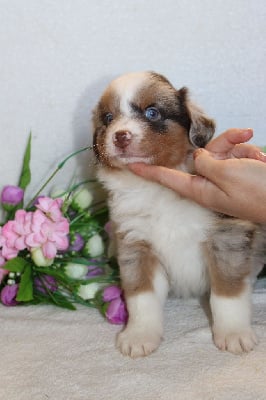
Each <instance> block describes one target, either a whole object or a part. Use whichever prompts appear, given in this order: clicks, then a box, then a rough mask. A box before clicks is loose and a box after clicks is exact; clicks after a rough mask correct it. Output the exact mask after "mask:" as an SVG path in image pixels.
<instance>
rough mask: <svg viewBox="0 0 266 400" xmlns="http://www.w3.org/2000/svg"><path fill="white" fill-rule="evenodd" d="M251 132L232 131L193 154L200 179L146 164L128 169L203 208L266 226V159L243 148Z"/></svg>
mask: <svg viewBox="0 0 266 400" xmlns="http://www.w3.org/2000/svg"><path fill="white" fill-rule="evenodd" d="M251 137H252V130H250V129H248V130H243V129H230V130H228V131H226V132H224V133H223V134H222V135H220V136H219V137H217V138H216V139H213V140H212V141H211V142H210V143H209V144H208V145H207V146H206V149H197V150H196V151H195V153H194V158H195V170H196V173H197V174H198V175H190V174H187V173H185V172H182V171H177V170H173V169H168V168H165V167H158V166H152V165H145V164H131V165H130V166H129V168H130V169H131V170H132V171H133V172H134V173H136V174H137V175H140V176H142V177H144V178H146V179H149V180H153V181H156V182H158V183H161V184H162V185H164V186H166V187H169V188H170V189H173V190H174V191H176V192H177V193H179V194H180V195H181V196H184V197H187V198H189V199H191V200H193V201H195V202H197V203H199V204H200V205H202V206H204V207H207V208H210V209H213V210H215V211H217V212H222V213H225V214H228V215H232V216H235V217H239V218H242V219H248V220H253V221H256V222H266V179H265V178H266V155H265V154H264V153H262V152H261V151H260V149H259V148H257V147H256V146H253V145H250V144H244V143H243V142H246V141H247V140H249V139H250V138H251Z"/></svg>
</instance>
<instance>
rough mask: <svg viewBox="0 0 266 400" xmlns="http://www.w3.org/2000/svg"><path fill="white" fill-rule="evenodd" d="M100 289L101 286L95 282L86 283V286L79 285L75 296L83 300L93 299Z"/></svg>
mask: <svg viewBox="0 0 266 400" xmlns="http://www.w3.org/2000/svg"><path fill="white" fill-rule="evenodd" d="M100 288H101V285H100V284H99V283H97V282H92V283H88V284H86V285H80V287H79V288H78V292H77V294H78V295H79V297H81V298H82V299H83V300H89V299H93V298H94V297H95V295H96V293H97V292H98V290H99V289H100Z"/></svg>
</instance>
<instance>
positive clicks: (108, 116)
mask: <svg viewBox="0 0 266 400" xmlns="http://www.w3.org/2000/svg"><path fill="white" fill-rule="evenodd" d="M113 119H114V116H113V114H112V113H110V112H109V113H106V114H105V115H104V123H105V124H106V125H109V124H110V123H111V122H112V121H113Z"/></svg>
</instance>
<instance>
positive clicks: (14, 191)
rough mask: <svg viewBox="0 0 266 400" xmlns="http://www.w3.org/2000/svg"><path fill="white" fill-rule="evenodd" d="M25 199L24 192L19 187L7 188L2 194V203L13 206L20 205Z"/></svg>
mask: <svg viewBox="0 0 266 400" xmlns="http://www.w3.org/2000/svg"><path fill="white" fill-rule="evenodd" d="M23 197H24V190H23V189H21V188H20V187H18V186H12V185H8V186H5V187H4V188H3V190H2V193H1V203H2V204H8V205H12V206H16V205H18V204H19V203H20V202H21V201H22V200H23Z"/></svg>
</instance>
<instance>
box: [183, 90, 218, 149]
mask: <svg viewBox="0 0 266 400" xmlns="http://www.w3.org/2000/svg"><path fill="white" fill-rule="evenodd" d="M178 93H179V96H180V100H181V104H182V105H183V108H185V109H186V111H187V113H188V117H189V119H190V129H189V140H190V142H191V144H192V145H193V146H195V147H204V146H206V144H207V143H208V142H209V141H210V140H211V138H212V136H213V134H214V131H215V122H214V120H213V119H211V118H209V117H208V116H207V115H206V114H205V112H204V111H203V110H202V109H201V108H200V107H199V106H198V105H196V104H195V103H193V102H192V101H191V100H190V98H189V92H188V89H187V88H186V87H183V88H181V89H180V90H179V91H178Z"/></svg>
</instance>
